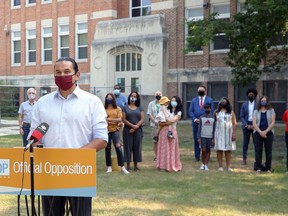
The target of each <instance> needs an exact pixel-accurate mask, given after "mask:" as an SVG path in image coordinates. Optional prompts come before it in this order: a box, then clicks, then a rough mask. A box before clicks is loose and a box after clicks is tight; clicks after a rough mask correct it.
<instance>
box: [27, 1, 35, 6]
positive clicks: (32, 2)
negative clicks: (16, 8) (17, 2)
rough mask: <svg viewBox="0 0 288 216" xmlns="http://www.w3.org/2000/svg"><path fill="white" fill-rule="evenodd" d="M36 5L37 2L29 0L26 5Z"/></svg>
mask: <svg viewBox="0 0 288 216" xmlns="http://www.w3.org/2000/svg"><path fill="white" fill-rule="evenodd" d="M35 3H36V0H27V1H26V4H27V5H28V4H35Z"/></svg>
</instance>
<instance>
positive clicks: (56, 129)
mask: <svg viewBox="0 0 288 216" xmlns="http://www.w3.org/2000/svg"><path fill="white" fill-rule="evenodd" d="M79 77H80V72H79V70H78V64H77V63H76V61H75V60H74V59H72V58H70V57H62V58H60V59H58V60H57V61H56V63H55V65H54V79H55V83H56V85H57V86H58V88H57V89H56V90H55V91H54V92H51V93H49V94H46V95H45V96H42V97H41V98H40V99H39V100H38V101H37V104H36V105H35V108H34V110H33V113H32V122H31V130H30V134H29V136H31V132H33V131H34V130H35V129H36V128H37V126H38V125H39V124H41V123H42V122H46V123H47V124H48V125H49V130H48V131H47V133H46V134H45V136H43V138H42V139H41V141H40V142H41V143H43V146H44V148H46V147H48V148H89V149H94V150H96V151H99V150H101V149H104V148H105V147H106V145H107V141H108V131H107V122H106V112H105V109H104V106H103V103H102V101H101V100H100V98H99V97H97V96H96V95H93V94H90V93H89V92H87V91H84V90H82V89H80V87H79V85H78V84H77V81H78V80H79ZM29 136H28V137H29ZM36 144H37V143H35V144H34V145H36ZM66 203H69V204H70V209H71V214H72V215H83V216H91V215H92V197H66V196H42V210H43V215H44V216H48V215H64V214H65V209H66V208H65V205H66ZM66 213H67V212H66ZM67 214H68V213H67Z"/></svg>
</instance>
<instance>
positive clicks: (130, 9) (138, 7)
mask: <svg viewBox="0 0 288 216" xmlns="http://www.w3.org/2000/svg"><path fill="white" fill-rule="evenodd" d="M132 1H133V0H130V4H129V7H130V8H129V13H130V18H133V17H142V16H150V15H151V12H152V7H151V6H152V1H151V0H150V4H148V5H143V1H145V0H140V6H136V7H132ZM143 8H150V14H147V15H143V14H142V12H143ZM133 9H140V16H132V14H133V13H132V11H133Z"/></svg>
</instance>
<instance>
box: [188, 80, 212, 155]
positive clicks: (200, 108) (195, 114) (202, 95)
mask: <svg viewBox="0 0 288 216" xmlns="http://www.w3.org/2000/svg"><path fill="white" fill-rule="evenodd" d="M198 95H199V96H198V97H195V98H193V99H192V100H191V104H190V107H189V115H190V118H191V119H192V127H193V138H194V156H195V160H196V161H200V147H199V144H198V141H197V133H198V125H199V122H200V121H199V118H200V116H201V115H204V114H205V110H204V104H206V103H210V104H211V113H214V102H213V99H212V98H210V97H208V96H206V87H205V86H202V85H200V86H199V87H198Z"/></svg>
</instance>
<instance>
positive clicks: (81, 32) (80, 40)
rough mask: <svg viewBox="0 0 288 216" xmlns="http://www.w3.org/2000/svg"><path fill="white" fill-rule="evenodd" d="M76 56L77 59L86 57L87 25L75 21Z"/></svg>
mask: <svg viewBox="0 0 288 216" xmlns="http://www.w3.org/2000/svg"><path fill="white" fill-rule="evenodd" d="M76 43H77V44H76V56H77V59H87V58H88V25H87V22H85V23H77V25H76Z"/></svg>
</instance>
